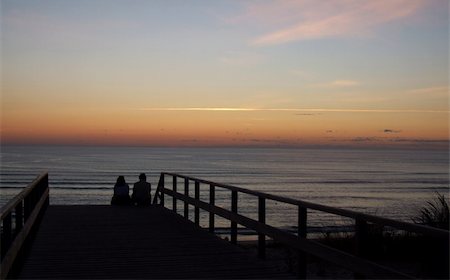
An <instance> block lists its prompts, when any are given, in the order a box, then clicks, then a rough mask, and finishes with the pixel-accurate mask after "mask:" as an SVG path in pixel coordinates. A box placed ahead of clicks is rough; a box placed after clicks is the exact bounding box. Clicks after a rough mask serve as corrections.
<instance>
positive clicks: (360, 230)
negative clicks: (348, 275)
mask: <svg viewBox="0 0 450 280" xmlns="http://www.w3.org/2000/svg"><path fill="white" fill-rule="evenodd" d="M366 242H367V222H366V221H365V220H362V219H358V218H356V220H355V255H356V256H358V257H363V256H364V255H365V254H366V245H367V244H366ZM354 278H355V279H365V277H364V275H362V274H360V273H354Z"/></svg>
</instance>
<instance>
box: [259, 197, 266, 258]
mask: <svg viewBox="0 0 450 280" xmlns="http://www.w3.org/2000/svg"><path fill="white" fill-rule="evenodd" d="M258 221H259V222H260V223H262V224H266V198H265V197H261V196H259V197H258ZM258 257H260V258H261V259H264V258H265V257H266V236H265V235H264V234H261V233H260V234H258Z"/></svg>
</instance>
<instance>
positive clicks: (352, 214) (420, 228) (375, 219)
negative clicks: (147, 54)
mask: <svg viewBox="0 0 450 280" xmlns="http://www.w3.org/2000/svg"><path fill="white" fill-rule="evenodd" d="M161 175H168V176H176V177H180V178H184V179H188V180H192V181H196V182H200V183H204V184H208V185H214V186H216V187H219V188H224V189H228V190H232V191H238V192H242V193H246V194H250V195H255V196H257V197H263V198H266V199H270V200H274V201H278V202H283V203H287V204H291V205H296V206H300V207H305V208H309V209H313V210H318V211H322V212H326V213H330V214H336V215H339V216H344V217H348V218H352V219H355V220H363V221H366V222H370V223H374V224H379V225H383V226H390V227H393V228H396V229H400V230H405V231H410V232H415V233H421V234H424V235H428V236H433V237H438V238H442V237H444V238H445V237H448V236H449V231H447V230H444V229H438V228H433V227H429V226H424V225H419V224H413V223H408V222H403V221H397V220H393V219H389V218H384V217H379V216H374V215H370V214H365V213H360V212H356V211H352V210H346V209H340V208H336V207H331V206H326V205H322V204H317V203H312V202H308V201H303V200H299V199H293V198H287V197H282V196H278V195H273V194H268V193H264V192H260V191H253V190H248V189H244V188H241V187H236V186H232V185H227V184H222V183H216V182H212V181H208V180H204V179H199V178H194V177H191V176H186V175H182V174H178V173H170V172H162V173H161Z"/></svg>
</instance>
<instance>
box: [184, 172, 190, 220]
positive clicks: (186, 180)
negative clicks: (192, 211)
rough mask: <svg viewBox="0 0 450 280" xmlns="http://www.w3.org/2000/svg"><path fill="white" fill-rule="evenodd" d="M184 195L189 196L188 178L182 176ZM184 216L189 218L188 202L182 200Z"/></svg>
mask: <svg viewBox="0 0 450 280" xmlns="http://www.w3.org/2000/svg"><path fill="white" fill-rule="evenodd" d="M184 195H185V196H186V197H189V180H188V178H184ZM184 217H185V218H186V219H189V204H188V202H187V201H184Z"/></svg>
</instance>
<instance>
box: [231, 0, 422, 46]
mask: <svg viewBox="0 0 450 280" xmlns="http://www.w3.org/2000/svg"><path fill="white" fill-rule="evenodd" d="M426 2H427V0H364V1H361V0H328V1H316V0H295V1H293V0H285V1H273V2H268V3H267V2H266V3H261V2H259V1H257V2H254V3H252V4H250V5H249V6H247V7H246V11H245V12H244V14H242V15H240V16H238V17H235V18H234V19H232V20H230V21H231V22H236V23H237V22H243V21H247V22H250V23H253V24H258V25H259V26H264V27H266V28H267V29H269V30H270V31H268V32H267V33H266V34H262V35H260V36H258V37H256V38H254V39H253V40H252V41H251V44H253V45H276V44H284V43H289V42H293V41H299V40H314V39H321V38H329V37H347V36H355V35H366V34H367V33H371V32H373V31H374V30H375V29H376V28H378V27H379V26H382V25H385V24H387V23H390V22H394V21H399V20H402V19H406V18H410V17H412V16H414V15H415V14H417V13H418V11H419V10H420V9H421V8H422V7H423V6H424V5H425V4H426Z"/></svg>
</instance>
